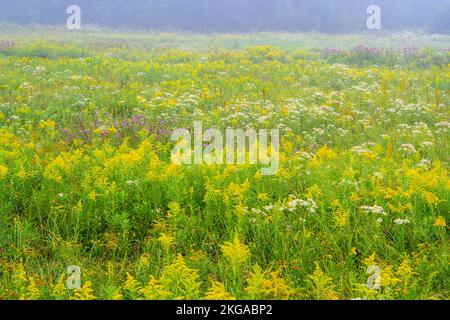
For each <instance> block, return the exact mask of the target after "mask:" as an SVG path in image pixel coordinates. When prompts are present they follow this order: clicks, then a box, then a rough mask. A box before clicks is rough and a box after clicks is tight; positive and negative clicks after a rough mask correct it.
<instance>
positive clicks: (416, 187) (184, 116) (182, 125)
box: [0, 27, 450, 300]
mask: <svg viewBox="0 0 450 320" xmlns="http://www.w3.org/2000/svg"><path fill="white" fill-rule="evenodd" d="M449 47H450V38H449V36H442V37H441V38H439V39H437V38H436V37H434V38H433V37H432V36H429V35H428V36H427V35H420V34H408V35H406V36H405V35H404V34H401V33H393V34H389V35H383V36H379V37H377V36H372V37H370V36H367V35H364V36H363V35H357V34H355V35H351V34H349V35H345V36H339V35H335V36H332V35H321V34H310V35H306V34H305V35H302V34H297V35H296V34H277V33H258V34H254V35H245V34H242V35H239V34H236V35H226V34H223V35H214V34H213V35H195V34H185V35H183V34H178V33H156V32H155V33H151V32H148V33H139V32H136V33H129V34H127V33H126V32H123V33H120V32H110V31H108V32H98V30H96V29H93V30H90V29H86V30H84V31H80V32H77V33H76V34H73V33H72V34H71V33H70V31H64V32H61V33H58V32H53V29H52V28H47V27H45V28H42V29H39V30H37V31H35V32H25V31H24V30H21V29H20V28H16V29H10V30H7V31H6V32H2V33H0V299H2V300H3V299H4V300H15V299H25V300H69V299H72V300H94V299H100V300H175V299H187V300H235V299H238V300H240V299H244V300H329V299H342V300H350V299H373V300H375V299H388V300H390V299H399V300H402V299H413V300H415V299H440V300H446V299H448V298H449V291H450V273H449V267H450V265H449V252H450V245H449V229H448V224H449V213H450V203H449V192H450V178H449V161H450V152H449V151H450V150H449V143H450V135H449V133H450V116H449V115H450V113H449V111H450V110H449V102H450V96H449V79H450V68H449V67H450V53H449V50H448V48H449ZM196 123H201V125H202V130H201V131H199V130H197V131H198V132H196V130H195V124H196ZM180 129H182V130H184V131H178V132H182V133H183V132H184V133H186V139H185V140H186V141H185V142H187V144H188V145H189V147H190V148H189V149H185V150H184V151H183V150H181V151H180V153H182V154H178V155H179V156H182V157H187V160H188V161H174V150H175V149H176V146H177V143H178V142H179V141H178V140H179V138H180V136H181V135H180V136H177V137H176V139H174V132H176V130H180ZM231 129H234V130H240V131H239V132H242V133H243V134H244V135H243V136H242V138H243V140H242V141H243V144H241V147H246V148H245V149H242V150H243V151H242V150H241V151H242V152H243V153H241V158H240V160H241V161H238V160H236V159H238V158H234V156H235V153H236V152H238V151H239V150H237V149H238V147H237V148H236V149H233V148H232V149H231V150H232V152H228V156H229V157H228V158H227V151H229V150H230V148H231V146H233V147H234V146H235V145H234V140H232V142H231V144H230V143H227V141H226V138H227V134H226V133H227V130H231ZM208 130H209V131H208ZM248 130H253V131H248ZM262 130H266V131H267V135H265V136H262V134H261V132H263V133H264V131H262ZM208 132H209V134H208ZM232 132H233V133H234V132H235V131H232ZM248 132H255V135H254V136H252V137H249V136H247V135H246V133H248ZM219 133H222V135H220V134H219ZM207 135H209V137H207ZM208 138H209V139H208ZM222 138H223V141H222V140H221V139H222ZM232 138H235V136H232ZM246 138H248V139H246ZM263 138H264V139H263ZM219 140H220V143H219ZM276 140H278V141H276ZM262 142H264V143H263V144H262ZM263 147H264V148H263ZM263 149H264V152H262V150H263ZM186 150H187V151H186ZM189 150H190V151H189ZM205 150H208V151H209V156H208V157H207V158H205V156H204V155H203V152H206V151H205ZM196 152H197V155H199V156H200V158H198V159H197V160H198V161H196V158H195V156H196ZM198 152H199V153H198ZM205 154H206V153H205ZM202 155H203V157H202ZM175 156H176V154H175ZM227 159H228V160H230V159H231V161H227ZM252 159H253V161H251V160H252ZM208 160H209V161H208ZM233 160H234V161H233ZM268 168H270V169H273V170H267V169H268ZM264 169H266V170H265V171H264Z"/></svg>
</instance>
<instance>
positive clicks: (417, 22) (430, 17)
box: [0, 0, 450, 33]
mask: <svg viewBox="0 0 450 320" xmlns="http://www.w3.org/2000/svg"><path fill="white" fill-rule="evenodd" d="M73 4H75V5H79V6H80V7H81V12H82V23H83V24H95V25H99V26H107V27H127V28H139V29H154V30H184V31H193V32H249V31H321V32H328V33H346V32H356V31H364V30H366V20H367V18H368V16H369V15H368V14H367V13H366V9H367V7H368V6H369V5H372V4H375V5H378V6H379V7H380V8H381V17H382V28H383V29H387V30H404V29H417V30H423V31H428V32H435V33H449V32H450V22H449V21H450V0H0V22H6V23H19V24H34V23H39V24H60V25H64V24H65V22H66V19H67V17H68V14H66V8H67V7H68V6H69V5H73Z"/></svg>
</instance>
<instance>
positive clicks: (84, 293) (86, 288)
mask: <svg viewBox="0 0 450 320" xmlns="http://www.w3.org/2000/svg"><path fill="white" fill-rule="evenodd" d="M96 299H97V297H96V296H95V295H94V290H93V289H92V282H90V281H86V283H85V284H84V285H83V286H82V287H81V289H77V290H75V294H74V296H73V297H72V300H96Z"/></svg>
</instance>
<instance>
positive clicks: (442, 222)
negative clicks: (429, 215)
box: [434, 217, 447, 227]
mask: <svg viewBox="0 0 450 320" xmlns="http://www.w3.org/2000/svg"><path fill="white" fill-rule="evenodd" d="M434 226H435V227H446V226H447V223H446V222H445V219H444V218H443V217H438V218H437V219H436V221H435V222H434Z"/></svg>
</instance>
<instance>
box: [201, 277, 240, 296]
mask: <svg viewBox="0 0 450 320" xmlns="http://www.w3.org/2000/svg"><path fill="white" fill-rule="evenodd" d="M204 299H205V300H224V301H230V300H236V298H235V297H234V296H232V295H231V294H230V293H228V291H227V290H226V289H225V285H224V284H223V283H221V282H218V281H215V280H211V287H210V288H209V289H208V291H207V292H206V296H205V298H204Z"/></svg>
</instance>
